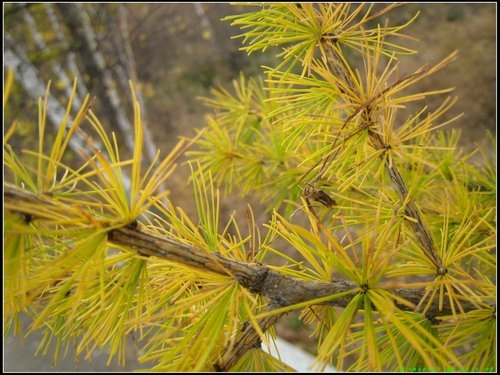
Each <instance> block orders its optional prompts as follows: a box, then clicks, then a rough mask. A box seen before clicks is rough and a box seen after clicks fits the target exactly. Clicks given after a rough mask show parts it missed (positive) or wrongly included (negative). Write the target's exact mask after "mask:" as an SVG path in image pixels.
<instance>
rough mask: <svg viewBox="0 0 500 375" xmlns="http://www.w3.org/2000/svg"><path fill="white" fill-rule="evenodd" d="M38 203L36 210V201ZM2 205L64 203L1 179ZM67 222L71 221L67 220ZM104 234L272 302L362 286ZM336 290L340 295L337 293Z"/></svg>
mask: <svg viewBox="0 0 500 375" xmlns="http://www.w3.org/2000/svg"><path fill="white" fill-rule="evenodd" d="M35 204H36V205H37V206H38V207H40V209H39V210H38V211H37V212H39V213H40V215H41V216H40V217H37V214H36V213H34V211H33V207H34V205H35ZM4 205H5V209H6V210H9V211H11V212H17V213H19V214H22V215H30V216H31V217H32V220H36V219H37V218H38V219H41V220H43V218H44V217H45V214H44V210H43V209H42V208H44V209H47V211H50V210H51V209H56V210H58V209H63V207H60V206H59V205H56V204H55V203H54V201H53V199H51V197H50V196H46V195H42V196H38V195H36V194H33V193H29V192H27V191H24V190H21V189H19V188H17V187H15V186H12V185H9V184H4ZM68 224H71V223H68ZM108 240H109V241H110V242H111V243H115V244H118V245H121V246H124V247H127V248H129V249H131V250H135V251H137V252H138V253H140V254H143V255H148V256H154V257H157V258H160V259H165V260H168V261H171V262H177V263H180V264H184V265H187V266H190V267H194V268H197V269H201V270H205V271H210V272H214V273H217V274H221V275H227V276H229V277H232V278H234V279H236V280H238V282H239V283H240V284H241V285H242V286H243V287H245V288H247V289H248V290H250V291H251V292H253V293H257V294H260V295H262V296H264V297H267V298H268V299H269V300H270V304H272V305H276V306H282V307H283V306H291V305H294V304H298V303H302V302H306V301H311V300H315V299H319V298H324V297H328V296H332V295H337V297H336V298H334V299H331V300H328V301H326V302H323V304H326V305H331V306H338V307H346V306H347V304H348V303H349V302H350V301H351V299H352V297H353V296H354V295H355V294H357V293H364V292H366V290H365V289H364V288H363V287H362V286H358V285H356V284H355V283H354V282H352V281H348V280H331V281H309V280H299V279H294V278H292V277H290V276H287V275H283V274H281V273H279V272H277V271H274V270H272V269H270V268H269V267H267V266H265V265H262V264H258V263H246V262H242V261H238V260H234V259H230V258H227V257H224V256H222V255H220V254H219V253H216V252H215V253H214V252H210V251H208V250H205V249H199V248H196V247H194V246H190V245H187V244H183V243H180V242H178V241H175V240H172V239H169V238H166V237H160V236H157V235H154V234H152V233H148V232H145V231H142V230H140V229H139V228H133V227H121V228H118V229H113V230H111V231H110V232H109V234H108ZM390 291H391V293H393V294H394V296H395V297H398V298H402V299H404V300H406V301H407V302H409V304H405V305H403V304H400V303H398V302H397V301H396V300H395V305H396V306H397V307H398V308H400V309H401V310H405V311H415V308H412V307H410V306H418V305H420V306H425V305H426V303H422V302H427V301H422V300H423V299H424V296H425V294H426V291H425V290H423V289H404V288H401V289H391V290H390ZM338 295H341V296H340V297H338ZM461 306H462V308H463V310H464V311H471V310H475V309H476V308H477V306H475V305H474V304H472V303H470V302H467V301H463V302H462V305H461ZM425 312H426V314H427V315H430V316H433V317H438V316H444V315H450V314H452V313H453V311H452V309H451V306H450V305H449V304H448V303H445V304H444V305H443V306H442V308H439V299H438V298H435V299H434V300H433V301H432V302H431V303H430V305H429V307H428V309H427V310H426V311H425Z"/></svg>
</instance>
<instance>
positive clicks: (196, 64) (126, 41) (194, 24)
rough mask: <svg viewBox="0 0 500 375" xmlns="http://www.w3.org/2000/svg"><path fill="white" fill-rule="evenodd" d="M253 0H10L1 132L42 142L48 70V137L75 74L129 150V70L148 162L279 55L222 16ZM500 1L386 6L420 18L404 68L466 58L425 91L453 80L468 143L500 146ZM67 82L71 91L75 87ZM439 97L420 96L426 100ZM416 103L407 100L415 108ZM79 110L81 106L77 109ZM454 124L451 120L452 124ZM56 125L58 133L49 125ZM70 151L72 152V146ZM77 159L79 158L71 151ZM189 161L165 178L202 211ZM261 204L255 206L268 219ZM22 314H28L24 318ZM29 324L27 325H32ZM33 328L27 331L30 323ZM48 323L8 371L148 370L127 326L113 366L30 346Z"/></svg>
mask: <svg viewBox="0 0 500 375" xmlns="http://www.w3.org/2000/svg"><path fill="white" fill-rule="evenodd" d="M253 9H255V8H254V7H244V6H241V5H229V4H225V3H178V4H177V3H154V4H147V3H146V4H143V3H137V4H128V3H110V4H98V3H92V4H63V3H60V4H53V3H43V4H39V3H4V7H3V11H4V12H3V15H4V79H5V77H6V72H7V70H8V69H13V70H14V72H15V79H16V81H15V85H14V89H13V92H12V94H11V97H10V100H9V103H8V105H7V107H6V108H5V110H4V132H5V130H6V129H8V128H9V127H10V125H11V124H12V122H13V121H14V119H15V121H16V122H17V124H18V129H19V130H18V133H19V136H16V137H15V138H14V139H13V140H12V143H13V145H14V146H15V147H19V148H26V147H29V145H30V144H32V143H33V142H35V141H36V134H37V122H38V110H37V101H38V98H39V97H41V96H44V95H45V91H46V87H47V84H48V82H49V81H51V90H50V100H49V104H50V108H51V110H50V112H51V113H50V114H49V121H50V122H51V123H52V125H51V129H52V130H51V132H50V134H48V135H47V136H48V137H51V136H52V135H53V134H54V133H55V129H56V125H57V124H58V123H59V122H60V120H61V118H62V117H61V116H63V115H64V109H65V107H66V105H67V102H68V97H69V91H70V90H71V87H72V85H73V80H74V78H75V77H77V79H78V89H77V94H76V96H75V105H78V103H81V101H82V100H83V98H84V96H85V95H86V94H87V93H89V94H90V95H91V97H95V101H94V102H93V105H92V110H93V111H94V112H95V113H96V114H97V116H98V117H99V119H100V120H101V122H102V123H103V125H104V126H105V128H106V129H108V130H109V131H114V132H115V133H116V134H117V137H118V139H119V141H120V144H121V145H123V156H124V157H125V156H127V155H130V152H131V149H132V147H133V139H132V138H133V137H132V136H133V131H132V127H131V126H132V124H133V117H132V114H133V109H132V102H131V99H132V96H131V91H130V87H129V83H128V81H129V80H131V81H132V82H133V84H134V86H135V92H136V95H137V97H138V100H139V101H140V103H141V111H142V117H143V121H144V124H145V126H146V128H147V129H148V132H149V133H148V137H149V138H147V139H146V141H147V142H149V143H148V145H149V149H148V150H146V155H145V162H148V161H149V160H150V159H151V158H152V155H153V154H154V153H155V152H156V149H160V150H161V155H165V154H167V153H168V151H169V150H170V149H171V148H172V147H173V146H174V145H175V144H176V143H177V141H178V139H179V137H193V136H194V135H195V134H196V129H201V128H203V126H204V125H205V122H206V119H205V118H206V115H207V113H209V109H208V108H206V107H204V106H203V105H202V103H201V101H200V100H199V98H200V97H206V96H209V95H210V89H211V88H213V87H216V86H218V85H220V86H222V87H225V88H227V89H231V81H232V80H233V79H237V78H238V77H239V75H240V72H242V73H243V74H244V75H245V76H257V75H260V74H261V73H262V71H263V70H262V69H261V66H262V65H272V64H274V63H275V62H276V61H277V58H276V57H275V54H276V53H278V52H279V50H269V51H266V53H255V54H252V55H250V56H247V55H246V54H245V53H244V52H241V51H239V48H240V47H241V39H237V38H236V39H235V38H232V37H233V36H235V35H238V34H240V33H241V31H240V30H239V29H238V28H236V27H233V26H231V25H230V22H228V21H221V19H222V18H224V17H225V16H228V15H234V14H239V13H243V12H247V11H250V10H253ZM496 9H497V8H496V3H470V4H467V3H454V4H432V3H425V4H416V3H410V4H408V5H406V6H403V7H400V8H397V9H395V10H394V11H392V12H390V13H388V14H387V15H386V16H384V17H386V18H388V21H389V23H390V24H392V25H394V24H402V23H405V22H407V21H408V20H410V19H411V18H412V17H413V16H414V15H415V13H416V12H417V11H420V15H419V17H418V18H417V20H416V21H415V22H414V23H413V24H412V25H410V26H409V27H408V28H407V29H405V30H404V33H405V34H408V35H412V36H414V37H416V38H418V41H409V42H408V46H409V47H411V48H414V49H416V50H418V51H419V54H418V55H413V56H408V57H404V58H402V59H401V61H400V69H399V71H400V72H402V73H403V72H405V73H411V72H413V71H414V70H416V69H417V68H419V67H420V66H422V65H424V64H427V63H429V64H434V63H437V62H438V61H440V60H441V59H443V58H444V57H446V56H447V55H449V54H450V53H451V52H453V51H454V50H456V49H458V51H459V55H458V56H459V57H458V60H457V61H455V62H454V63H452V64H451V65H450V66H449V67H447V68H446V69H444V70H443V71H440V72H439V73H438V74H437V75H435V76H432V77H430V79H428V80H425V81H424V82H423V83H421V86H420V88H421V89H422V90H424V91H425V90H428V89H439V88H447V87H455V88H456V90H455V92H454V94H453V95H457V96H458V102H457V104H456V105H455V108H454V110H453V111H452V112H451V113H450V116H453V115H456V114H458V113H463V114H464V115H463V116H462V117H460V118H459V119H458V120H457V121H456V122H454V123H453V124H452V125H451V126H453V127H457V128H460V129H461V130H462V138H461V143H460V145H461V147H463V148H464V149H465V150H466V151H469V152H470V151H472V150H474V149H476V148H478V147H482V148H483V149H485V150H486V151H487V152H488V153H492V152H494V151H493V149H492V147H491V143H490V141H489V140H488V138H487V131H490V132H491V133H492V134H494V135H495V134H496V102H497V101H496ZM68 90H69V91H68ZM426 104H429V105H432V103H425V102H423V103H419V107H422V106H424V105H426ZM416 109H417V108H409V109H408V110H409V111H415V110H416ZM73 113H76V112H73ZM451 126H450V127H451ZM51 134H52V135H51ZM69 158H71V156H69ZM68 162H69V163H71V160H69V161H68ZM188 174H189V170H188V168H186V167H185V166H182V165H181V166H180V167H179V170H178V173H177V174H176V175H175V176H174V177H173V179H171V180H170V183H169V186H168V188H169V189H170V190H171V192H172V193H171V195H170V197H171V199H172V200H173V201H174V203H175V205H177V206H181V207H183V209H184V210H185V211H186V212H188V213H194V212H195V211H194V207H192V206H191V205H192V203H191V202H192V199H191V194H190V189H186V181H187V176H188ZM249 202H250V203H252V205H253V206H254V213H256V215H257V214H259V209H258V207H259V204H258V202H255V200H254V199H252V198H251V197H248V198H245V199H241V198H240V197H236V196H227V197H224V198H223V199H222V202H221V203H222V210H223V211H224V212H223V213H224V214H225V215H226V217H228V216H229V215H230V214H231V213H232V212H233V211H237V212H239V214H240V215H241V216H242V217H244V213H245V206H246V204H247V203H249ZM265 219H266V214H265V213H264V212H262V213H261V214H259V217H257V220H258V221H260V222H263V221H265ZM23 324H27V322H24V323H23ZM25 328H26V327H25ZM277 329H278V333H279V335H280V336H281V337H283V338H285V339H286V340H288V341H290V342H293V343H295V344H297V345H298V346H300V347H303V348H305V349H308V350H312V349H311V348H313V347H314V345H311V344H312V342H313V339H312V338H311V337H309V334H310V332H308V331H307V329H306V328H305V327H304V326H303V324H302V322H301V321H300V320H299V319H298V316H296V315H294V314H290V315H289V317H288V319H286V320H283V321H282V322H281V323H280V325H279V326H278V327H277ZM25 332H26V330H25ZM41 337H42V336H41V334H33V335H30V336H28V337H26V338H22V337H18V336H16V337H11V336H6V338H5V339H4V371H132V370H136V369H140V364H139V363H138V362H137V360H136V358H137V356H138V355H139V353H140V348H139V347H138V345H136V343H135V341H134V338H133V337H130V338H129V339H130V345H129V353H128V357H129V359H130V360H129V361H128V363H127V364H126V366H125V367H121V366H118V365H117V364H116V363H111V364H110V365H109V366H107V365H106V361H107V356H106V353H95V355H94V356H93V358H92V361H88V360H85V359H84V358H80V359H79V361H78V363H75V358H74V357H73V356H72V355H71V353H69V354H68V356H67V357H66V359H65V360H62V361H60V362H59V363H58V364H57V365H56V366H55V367H52V357H51V355H50V353H49V355H47V356H46V357H42V356H40V355H38V356H37V357H36V358H33V355H34V353H35V351H36V348H37V347H38V344H39V343H40V340H41Z"/></svg>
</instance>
